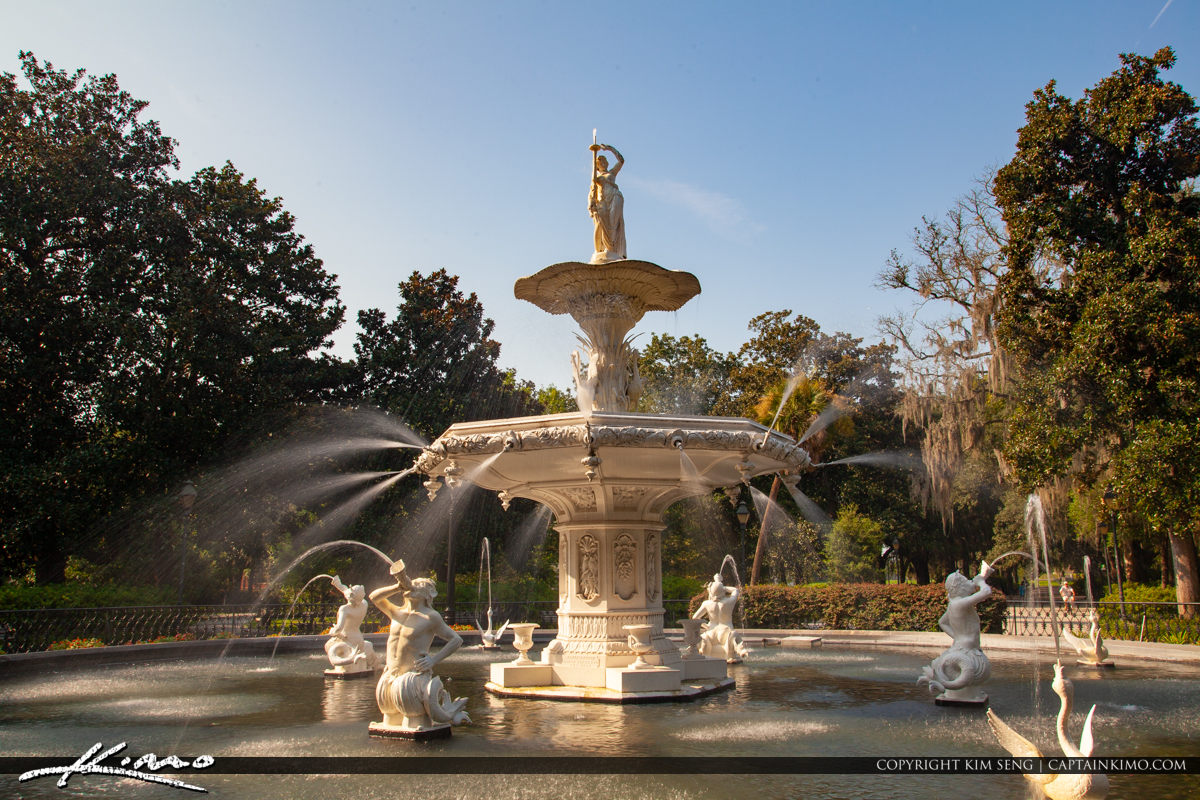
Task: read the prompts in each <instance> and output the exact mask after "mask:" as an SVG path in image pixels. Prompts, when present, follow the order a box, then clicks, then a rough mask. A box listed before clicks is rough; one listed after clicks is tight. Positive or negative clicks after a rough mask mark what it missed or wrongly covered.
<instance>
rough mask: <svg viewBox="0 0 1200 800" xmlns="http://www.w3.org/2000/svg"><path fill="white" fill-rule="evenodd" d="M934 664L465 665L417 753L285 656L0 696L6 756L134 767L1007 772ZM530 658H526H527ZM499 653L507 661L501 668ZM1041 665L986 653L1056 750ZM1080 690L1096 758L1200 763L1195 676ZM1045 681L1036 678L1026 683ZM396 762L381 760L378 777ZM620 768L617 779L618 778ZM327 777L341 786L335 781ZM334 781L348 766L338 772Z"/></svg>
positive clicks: (997, 783)
mask: <svg viewBox="0 0 1200 800" xmlns="http://www.w3.org/2000/svg"><path fill="white" fill-rule="evenodd" d="M936 654H937V651H936V650H933V649H929V648H914V649H911V650H908V649H906V650H873V649H870V650H869V649H866V648H861V647H859V648H840V649H839V648H836V647H833V646H829V645H827V646H826V647H824V648H823V649H815V650H792V649H786V650H785V649H783V648H758V649H755V650H753V651H752V652H751V655H750V658H748V659H747V660H746V662H745V663H743V664H740V665H737V666H733V667H731V668H730V676H731V677H732V678H733V679H734V680H735V682H736V686H735V687H734V689H733V690H731V691H727V692H721V693H717V694H713V695H711V696H709V697H705V698H701V699H698V700H696V701H694V702H691V703H683V704H666V705H613V704H602V703H596V704H579V703H574V704H572V703H566V704H564V703H559V702H551V701H545V700H528V699H515V698H504V697H497V696H494V695H491V694H488V693H486V692H484V691H483V690H482V689H483V684H484V683H485V681H486V680H487V676H488V672H489V666H490V664H491V663H493V662H497V661H500V660H510V658H511V655H512V651H511V650H505V651H501V653H499V654H497V653H495V652H487V651H484V650H467V649H463V650H460V651H459V652H458V653H455V654H454V656H452V657H451V658H449V659H448V660H446V661H445V662H443V663H442V664H440V665H439V667H438V673H439V675H441V676H442V677H443V679H444V680H445V681H446V686H447V689H448V690H449V691H450V692H451V693H452V694H454V695H456V696H457V695H466V696H468V697H469V698H470V699H469V701H468V705H467V707H466V711H467V712H468V713H469V714H470V715H471V718H472V721H473V722H472V724H471V725H467V726H460V727H456V728H455V729H454V735H453V736H452V737H451V738H450V739H447V740H443V741H437V742H427V743H413V742H401V741H388V740H380V739H373V738H371V737H370V736H369V735H368V733H367V725H368V723H369V722H371V721H372V720H374V719H377V718H378V715H379V711H378V709H377V708H376V705H375V698H374V681H335V680H328V679H326V678H324V677H323V676H322V674H321V671H322V670H323V669H324V667H325V664H326V663H327V662H325V656H324V654H323V653H321V652H319V651H314V652H312V653H311V654H303V653H291V654H287V655H280V656H278V657H277V658H275V659H274V660H268V659H267V658H265V657H233V658H226V659H223V660H219V661H218V660H216V659H204V660H194V661H174V662H160V663H151V664H142V665H126V666H106V667H94V668H82V669H79V668H75V669H61V668H58V667H54V668H48V669H47V670H45V671H43V672H41V673H37V674H28V673H27V674H23V675H17V676H13V677H5V678H2V679H0V741H2V742H3V743H4V748H3V749H4V755H5V756H31V757H38V758H39V759H44V758H46V757H50V756H58V757H60V758H58V759H49V760H47V764H48V765H49V764H53V763H64V761H63V759H62V757H69V758H68V759H67V760H70V759H72V758H75V757H78V756H79V755H80V754H82V753H83V752H84V751H85V750H86V749H87V748H89V747H90V746H92V745H93V744H95V743H96V742H103V743H104V744H105V745H106V746H112V745H115V744H117V743H118V742H127V743H128V752H129V753H131V754H133V755H134V756H135V757H136V755H139V754H143V753H147V752H154V753H157V754H158V755H159V756H160V757H162V756H166V755H168V754H177V755H180V756H181V757H184V756H193V757H194V756H197V755H199V754H211V755H212V756H213V757H214V758H215V759H216V764H215V765H214V769H216V768H219V767H220V765H221V764H222V759H223V758H225V759H228V758H230V757H234V756H242V757H305V756H320V757H330V756H333V757H348V758H350V759H351V760H350V761H347V762H343V763H345V764H348V765H351V766H353V765H354V764H357V763H358V762H357V761H355V759H366V758H370V757H386V758H388V759H396V758H399V759H408V758H413V759H419V760H420V762H419V764H416V767H417V771H418V772H419V771H420V770H429V769H436V764H431V763H430V762H431V760H432V759H435V758H439V757H466V758H467V762H466V763H471V761H472V760H474V759H478V758H482V757H501V758H505V759H514V760H518V761H519V760H520V759H528V758H531V757H541V756H550V757H567V761H566V762H565V763H566V764H568V767H566V768H565V769H572V767H571V766H569V765H571V764H574V765H575V766H574V768H573V769H575V770H578V769H581V768H582V767H581V766H580V765H581V764H583V763H586V762H583V761H582V759H585V758H588V757H595V756H605V757H612V758H618V759H619V758H625V757H647V756H649V757H655V756H706V755H720V756H733V757H741V756H777V757H786V758H797V757H799V758H805V757H815V758H824V757H830V756H869V757H874V758H893V757H899V756H906V757H907V756H926V757H939V758H941V757H994V758H999V757H1004V756H1006V755H1007V754H1006V753H1005V752H1004V751H1003V750H1002V749H1001V748H1000V746H999V745H998V744H997V743H996V741H995V738H994V737H993V735H992V733H991V731H990V730H989V729H988V727H987V724H986V722H985V721H984V719H983V715H982V713H979V712H969V711H963V710H959V709H946V708H938V707H937V706H935V705H934V704H933V702H932V701H931V699H930V696H929V693H928V692H927V691H926V690H925V689H923V688H921V687H918V686H917V685H916V676H917V675H918V674H920V669H921V667H922V666H923V665H924V664H926V663H928V661H929V659H930V658H931V657H933V656H934V655H936ZM534 655H536V652H535V653H534ZM498 656H502V657H503V658H498ZM1049 659H1050V656H1049V654H1045V655H1042V656H1041V657H1040V660H1039V663H1038V664H1037V666H1035V665H1034V663H1032V662H1031V661H1030V660H1028V657H1027V656H1023V657H1021V658H1020V659H1017V658H1013V657H1010V656H1008V655H1007V654H1004V653H999V654H995V655H993V656H992V664H993V669H992V678H991V680H990V681H989V683H988V685H987V689H988V693H989V695H990V696H991V704H992V708H993V709H995V710H996V711H997V713H999V714H1001V715H1002V716H1003V717H1004V719H1005V721H1006V722H1008V723H1009V724H1010V725H1012V726H1013V727H1015V728H1018V729H1020V730H1021V731H1022V732H1025V733H1026V735H1029V736H1030V738H1031V739H1034V740H1035V741H1037V742H1038V743H1039V744H1040V745H1041V746H1042V747H1043V749H1044V751H1045V752H1046V753H1047V754H1051V753H1057V748H1056V746H1055V744H1054V742H1055V739H1054V719H1053V718H1054V714H1055V713H1056V712H1057V708H1058V705H1057V704H1058V698H1057V697H1056V696H1055V695H1054V694H1053V693H1052V692H1051V691H1050V688H1049V678H1050V674H1051V671H1050V667H1049V663H1050V661H1049ZM1068 674H1069V676H1070V677H1072V678H1073V679H1074V681H1075V701H1076V708H1077V712H1076V714H1075V716H1074V717H1073V719H1072V723H1071V724H1070V725H1069V729H1071V730H1073V731H1078V727H1079V726H1080V725H1081V724H1082V719H1083V713H1085V712H1086V710H1087V708H1089V707H1090V706H1091V704H1092V703H1096V704H1097V706H1098V707H1097V710H1096V719H1095V722H1094V729H1095V734H1096V739H1097V742H1098V746H1097V755H1121V756H1171V755H1175V756H1182V755H1194V754H1195V742H1196V741H1197V740H1198V739H1200V714H1198V713H1197V710H1198V709H1197V704H1198V701H1197V700H1196V699H1195V698H1197V697H1200V670H1197V669H1195V668H1193V667H1183V666H1178V665H1164V664H1155V665H1153V668H1152V669H1145V668H1137V667H1132V666H1130V667H1127V666H1126V665H1125V664H1124V663H1122V664H1121V665H1120V667H1119V668H1118V669H1115V670H1109V671H1105V672H1104V673H1101V674H1097V673H1096V671H1094V670H1092V671H1083V670H1077V669H1075V668H1074V667H1068ZM1035 678H1036V680H1035ZM389 763H391V762H390V761H389ZM609 763H610V764H613V765H615V766H617V768H618V771H619V766H620V762H609ZM329 769H334V767H330V768H329ZM344 769H345V768H344ZM186 777H187V778H188V780H189V782H190V783H193V784H195V785H199V786H201V787H203V788H205V789H207V790H208V792H209V795H210V796H212V797H218V798H256V799H257V798H262V799H264V800H271V799H272V798H280V799H281V800H282V799H284V798H286V800H298V799H300V798H322V799H323V798H327V797H331V796H339V797H340V796H346V797H353V798H356V800H357V799H358V798H385V797H388V798H391V797H396V796H404V797H408V796H416V797H435V798H436V797H478V796H487V797H489V798H494V799H497V800H503V799H504V798H528V797H556V798H557V797H572V798H611V797H622V798H630V797H634V798H636V797H646V798H649V797H655V798H660V797H666V798H700V797H703V798H710V797H717V798H724V797H728V798H745V797H747V796H757V797H764V798H765V797H794V796H803V797H805V798H844V797H881V798H882V797H888V798H927V797H929V796H931V795H932V796H936V795H938V794H948V793H951V792H953V793H955V794H956V795H962V794H963V793H966V795H967V796H989V797H1003V798H1013V797H1022V798H1023V797H1025V796H1026V784H1025V781H1024V779H1023V778H1022V777H1021V776H1019V775H853V776H846V775H821V774H816V775H811V774H810V775H705V774H688V775H653V774H649V775H637V774H591V775H576V774H516V775H488V774H469V775H440V774H363V775H349V774H290V773H289V774H280V775H262V774H242V775H239V774H217V773H216V772H210V773H205V772H203V771H195V772H190V773H188V774H187V776H186ZM54 781H55V778H53V777H46V778H39V779H35V780H32V781H27V782H25V783H21V784H18V783H17V779H16V775H15V774H8V775H0V795H2V796H7V797H13V796H20V797H23V798H63V797H70V796H86V797H89V798H90V797H121V798H141V797H146V798H150V797H164V796H173V793H174V792H175V791H177V790H172V789H170V788H166V787H162V786H155V785H151V784H145V783H140V782H136V781H132V780H127V779H119V778H114V777H112V776H104V775H76V776H73V777H72V778H71V781H70V785H69V787H68V788H67V789H60V788H58V787H57V786H56V785H55V783H54ZM1111 783H1112V791H1111V792H1110V794H1109V797H1110V798H1118V797H1134V796H1141V797H1154V798H1166V799H1167V800H1170V799H1171V798H1188V797H1196V796H1200V776H1155V775H1114V776H1112V777H1111Z"/></svg>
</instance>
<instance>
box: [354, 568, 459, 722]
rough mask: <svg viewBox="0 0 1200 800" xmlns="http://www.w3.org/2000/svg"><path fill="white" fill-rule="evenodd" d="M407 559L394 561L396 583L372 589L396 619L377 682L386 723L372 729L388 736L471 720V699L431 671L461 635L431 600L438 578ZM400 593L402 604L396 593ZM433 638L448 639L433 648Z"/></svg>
mask: <svg viewBox="0 0 1200 800" xmlns="http://www.w3.org/2000/svg"><path fill="white" fill-rule="evenodd" d="M404 569H405V568H404V562H403V561H400V560H399V559H397V560H396V562H395V563H393V564H392V568H391V574H392V575H393V576H395V578H396V582H395V583H393V584H392V585H390V586H384V587H382V588H380V589H376V590H375V591H373V592H371V602H372V603H374V604H375V605H376V606H377V607H378V608H379V610H380V611H382V612H383V613H384V614H386V615H387V616H388V617H389V618H390V619H391V620H392V627H391V630H390V632H389V634H388V640H387V665H386V666H385V667H384V670H383V675H381V676H380V678H379V683H378V685H376V687H375V700H376V702H377V703H378V704H379V710H380V711H382V712H383V722H382V723H379V722H372V723H371V726H370V730H371V732H372V733H374V734H378V735H383V736H388V735H392V736H413V735H416V736H418V737H420V736H422V735H429V734H430V733H431V732H438V733H442V735H445V734H446V733H449V728H450V726H451V725H459V724H462V723H464V722H470V721H471V719H470V717H468V716H467V714H466V712H465V711H463V710H462V709H463V706H464V705H466V702H467V700H466V698H464V697H460V698H456V699H454V700H451V699H450V695H449V693H448V692H447V691H446V690H445V689H444V688H443V687H442V681H441V679H440V678H437V677H435V676H434V674H433V672H432V670H433V668H434V666H436V665H437V664H438V662H440V661H442V660H443V659H445V658H446V657H447V656H448V655H450V654H451V653H453V652H454V651H455V650H457V649H458V648H459V646H460V645H462V637H461V636H459V635H458V634H457V633H456V632H455V631H454V630H453V629H452V628H451V627H450V626H449V625H447V624H446V621H445V620H444V619H442V615H441V614H439V613H438V612H437V611H434V609H433V606H432V605H431V603H432V601H433V598H434V597H436V596H437V589H436V588H435V587H434V583H433V581H431V580H429V579H428V578H413V579H409V577H408V576H407V575H406V574H405V571H404ZM397 595H400V596H401V597H402V598H403V599H402V600H401V602H400V603H399V604H397V603H395V602H393V598H395V597H396V596H397ZM434 637H441V638H442V639H445V640H446V643H445V644H444V645H442V647H441V648H440V649H439V650H438V651H437V652H433V653H431V652H429V648H430V645H432V644H433V640H434Z"/></svg>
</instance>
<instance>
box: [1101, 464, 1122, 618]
mask: <svg viewBox="0 0 1200 800" xmlns="http://www.w3.org/2000/svg"><path fill="white" fill-rule="evenodd" d="M1100 504H1101V505H1102V506H1104V507H1105V508H1107V509H1108V511H1109V514H1110V516H1109V524H1108V535H1109V537H1110V538H1111V539H1112V548H1113V572H1115V573H1117V594H1118V595H1119V596H1120V598H1121V619H1124V618H1125V580H1124V579H1123V578H1122V576H1121V572H1122V569H1121V551H1120V550H1119V549H1118V548H1117V493H1116V492H1115V491H1114V490H1113V487H1112V484H1111V483H1110V484H1109V485H1108V486H1106V487H1105V488H1104V495H1103V496H1102V497H1101V498H1100Z"/></svg>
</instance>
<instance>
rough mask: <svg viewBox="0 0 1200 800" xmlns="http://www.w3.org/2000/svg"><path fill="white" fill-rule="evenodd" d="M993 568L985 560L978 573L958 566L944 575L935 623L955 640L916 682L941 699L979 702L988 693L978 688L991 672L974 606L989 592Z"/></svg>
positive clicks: (963, 702) (985, 700)
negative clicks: (941, 608)
mask: <svg viewBox="0 0 1200 800" xmlns="http://www.w3.org/2000/svg"><path fill="white" fill-rule="evenodd" d="M992 572H993V571H992V568H991V567H990V566H988V563H987V562H986V561H984V562H982V563H981V564H980V567H979V574H978V575H976V576H975V577H974V578H968V577H967V576H965V575H963V574H962V573H961V572H959V571H958V570H955V571H954V572H952V573H950V575H949V576H948V577H947V578H946V596H947V598H948V599H949V602H948V604H947V607H946V613H944V614H942V617H941V619H939V620H938V627H939V628H941V629H942V630H943V631H945V632H946V634H947V635H948V636H950V638H951V639H953V640H954V643H953V644H951V645H950V649H948V650H946V652H944V653H942V654H941V655H940V656H938V657H937V658H935V659H934V660H933V661H932V662H931V663H930V665H929V666H927V667H925V668H924V669H923V674H922V675H921V677H920V678H918V679H917V683H918V684H928V685H929V691H930V692H932V693H933V694H935V695H937V699H938V702H940V703H951V704H953V703H962V704H972V705H978V704H982V703H985V702H987V694H986V693H985V692H984V691H983V690H982V689H981V688H979V684H982V683H983V682H984V681H986V680H987V679H988V678H989V677H990V676H991V674H992V665H991V663H990V662H989V661H988V658H987V656H986V655H984V653H983V648H982V647H981V645H980V641H979V636H980V629H979V611H978V610H977V609H976V608H975V607H976V606H977V605H979V604H980V603H982V602H983V601H984V600H986V599H987V598H988V597H990V596H991V594H992V587H991V586H988V584H987V579H988V578H989V577H991V575H992Z"/></svg>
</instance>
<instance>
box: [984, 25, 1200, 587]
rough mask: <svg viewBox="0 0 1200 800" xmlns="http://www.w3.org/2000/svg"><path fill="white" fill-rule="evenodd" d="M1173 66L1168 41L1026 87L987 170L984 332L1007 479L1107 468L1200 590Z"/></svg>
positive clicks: (1197, 400)
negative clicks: (988, 319) (989, 310)
mask: <svg viewBox="0 0 1200 800" xmlns="http://www.w3.org/2000/svg"><path fill="white" fill-rule="evenodd" d="M1174 63H1175V55H1174V53H1173V52H1172V51H1171V50H1170V49H1169V48H1163V49H1162V50H1159V51H1158V52H1157V53H1155V54H1154V55H1153V56H1151V57H1144V56H1138V55H1132V54H1127V55H1123V56H1121V67H1120V68H1119V69H1118V70H1116V71H1115V72H1114V73H1113V74H1112V75H1111V76H1109V77H1107V78H1105V79H1103V80H1101V81H1099V82H1098V83H1097V84H1096V85H1095V86H1094V87H1092V88H1091V89H1089V90H1087V92H1086V93H1085V95H1084V97H1083V98H1081V99H1079V100H1071V99H1070V98H1067V97H1064V96H1062V95H1061V94H1059V93H1058V91H1057V89H1056V87H1055V84H1054V83H1053V82H1051V83H1049V84H1047V86H1046V87H1044V88H1043V89H1040V90H1038V91H1037V92H1036V93H1035V94H1034V99H1033V100H1032V101H1031V102H1030V103H1029V104H1028V105H1027V107H1026V124H1025V126H1024V127H1022V128H1021V131H1020V135H1019V138H1018V142H1017V152H1016V155H1015V156H1014V158H1013V160H1012V161H1011V162H1010V163H1009V164H1008V165H1006V166H1005V167H1003V168H1002V169H1001V170H1000V171H999V173H998V175H997V177H996V198H997V202H998V204H999V206H1000V208H1001V210H1002V213H1003V217H1004V221H1005V224H1006V225H1007V226H1008V229H1009V240H1008V243H1007V245H1006V246H1005V250H1004V253H1005V256H1006V259H1007V265H1008V271H1007V272H1006V273H1005V274H1004V276H1003V278H1002V280H1001V282H1000V291H1001V295H1002V302H1001V304H1000V313H999V319H998V333H999V337H1000V340H1001V343H1002V345H1003V346H1004V347H1005V348H1006V349H1007V350H1008V351H1009V352H1010V353H1011V354H1012V357H1013V360H1014V364H1015V368H1016V372H1017V376H1018V378H1017V380H1018V384H1017V391H1016V394H1015V407H1014V411H1013V417H1012V423H1011V431H1012V433H1011V435H1010V436H1009V439H1008V441H1007V443H1006V446H1005V453H1006V456H1007V457H1008V459H1009V461H1010V463H1011V464H1012V465H1013V467H1014V469H1015V471H1016V474H1017V476H1018V478H1019V479H1020V481H1021V483H1022V484H1023V485H1025V486H1026V487H1034V486H1037V485H1039V484H1042V483H1045V482H1047V481H1048V480H1049V479H1050V478H1051V477H1053V476H1055V475H1061V474H1064V473H1066V472H1068V471H1070V470H1074V471H1076V472H1078V473H1079V474H1080V475H1081V477H1082V479H1083V480H1084V481H1085V482H1092V481H1095V480H1097V479H1099V478H1100V477H1101V476H1107V477H1106V479H1110V480H1112V481H1113V483H1114V486H1115V487H1116V488H1117V491H1118V493H1119V495H1120V497H1121V499H1122V502H1123V504H1124V506H1125V507H1126V508H1127V509H1133V510H1136V511H1138V512H1140V513H1141V514H1143V515H1144V516H1146V517H1148V518H1149V519H1151V520H1153V521H1154V522H1155V523H1156V524H1157V525H1159V526H1169V527H1171V528H1172V532H1171V533H1172V545H1173V546H1175V547H1176V569H1177V571H1179V573H1180V575H1179V577H1180V578H1181V579H1182V578H1184V577H1185V576H1186V577H1187V581H1186V582H1190V583H1192V584H1193V587H1192V588H1190V589H1188V594H1189V595H1190V596H1191V599H1200V595H1198V593H1200V584H1197V583H1196V564H1195V548H1194V544H1193V541H1192V537H1191V534H1192V531H1194V530H1195V529H1196V527H1197V525H1198V524H1200V510H1198V509H1200V507H1198V506H1197V505H1196V504H1195V502H1194V499H1195V497H1196V496H1197V494H1198V491H1200V490H1198V487H1200V484H1198V483H1197V481H1198V480H1200V295H1198V294H1197V292H1196V286H1197V285H1198V284H1200V196H1198V195H1197V194H1196V191H1195V183H1194V182H1195V179H1196V177H1197V175H1200V127H1198V126H1197V121H1196V111H1197V107H1196V104H1195V101H1194V100H1193V99H1192V97H1191V96H1190V95H1189V94H1188V93H1187V92H1185V91H1184V90H1183V89H1182V88H1181V87H1180V86H1178V85H1177V84H1174V83H1171V82H1169V81H1166V80H1164V79H1163V77H1162V75H1161V73H1162V72H1163V71H1165V70H1168V69H1170V68H1171V67H1172V66H1173V65H1174ZM1041 258H1049V259H1052V260H1053V261H1054V262H1055V263H1056V264H1057V265H1058V266H1059V270H1058V271H1057V272H1055V273H1053V274H1050V275H1047V274H1045V273H1044V272H1042V271H1039V270H1038V269H1037V268H1036V264H1037V262H1038V260H1039V259H1041ZM1180 529H1183V530H1186V537H1184V536H1180V535H1179V530H1180ZM1181 599H1183V598H1182V597H1181Z"/></svg>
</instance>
